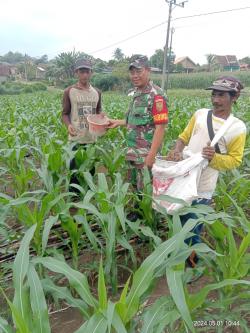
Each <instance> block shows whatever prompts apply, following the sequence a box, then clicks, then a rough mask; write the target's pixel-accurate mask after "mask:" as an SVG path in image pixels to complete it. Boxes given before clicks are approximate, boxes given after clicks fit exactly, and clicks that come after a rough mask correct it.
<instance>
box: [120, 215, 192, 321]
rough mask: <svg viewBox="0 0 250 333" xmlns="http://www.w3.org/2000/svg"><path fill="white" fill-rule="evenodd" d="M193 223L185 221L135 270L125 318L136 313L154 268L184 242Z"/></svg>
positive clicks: (150, 280) (129, 317)
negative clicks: (176, 232) (174, 233)
mask: <svg viewBox="0 0 250 333" xmlns="http://www.w3.org/2000/svg"><path fill="white" fill-rule="evenodd" d="M195 224H196V222H194V221H192V220H189V221H187V223H185V225H184V226H183V228H182V230H181V231H180V232H179V233H178V234H177V235H175V236H173V237H172V238H170V239H169V240H167V241H165V242H164V243H162V244H160V245H159V246H158V247H157V248H156V249H155V251H154V252H153V253H152V254H151V255H150V256H149V257H147V258H146V260H144V262H143V263H142V265H141V267H140V268H139V269H138V270H137V271H136V272H135V275H134V278H133V283H132V286H131V289H130V292H129V294H128V298H127V308H128V313H127V319H126V320H130V319H131V318H132V317H133V316H134V314H135V313H136V311H137V309H138V304H139V299H140V297H141V296H142V295H143V293H144V292H145V291H146V290H147V289H148V288H149V286H150V284H151V283H152V281H153V279H154V271H155V269H156V268H157V267H159V266H160V265H161V264H162V263H163V262H164V261H165V260H166V259H167V257H168V255H169V254H170V253H171V252H173V251H174V250H176V249H178V248H179V246H180V245H179V244H180V243H181V242H184V238H185V236H186V234H187V233H188V232H189V231H190V230H192V229H193V227H194V225H195Z"/></svg>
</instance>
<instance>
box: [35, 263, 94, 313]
mask: <svg viewBox="0 0 250 333" xmlns="http://www.w3.org/2000/svg"><path fill="white" fill-rule="evenodd" d="M33 262H34V263H36V264H42V265H44V266H45V267H47V268H48V269H50V270H51V271H53V272H57V273H60V274H63V275H65V276H66V277H67V279H68V280H69V283H70V285H71V286H72V287H73V288H75V289H76V291H77V292H78V294H79V295H80V296H81V298H82V300H83V301H85V302H86V303H87V304H88V305H90V306H91V307H93V308H96V307H97V306H98V303H97V301H96V299H95V298H94V297H93V296H92V295H91V292H90V289H89V284H88V281H87V278H86V276H85V275H84V274H82V273H80V272H78V271H76V270H74V269H72V268H71V267H70V266H69V265H68V264H66V263H65V262H63V261H60V260H57V259H54V258H51V257H48V258H35V259H34V260H33Z"/></svg>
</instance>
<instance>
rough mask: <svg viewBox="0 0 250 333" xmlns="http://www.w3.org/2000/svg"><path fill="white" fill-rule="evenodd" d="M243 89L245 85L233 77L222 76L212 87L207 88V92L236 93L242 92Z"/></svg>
mask: <svg viewBox="0 0 250 333" xmlns="http://www.w3.org/2000/svg"><path fill="white" fill-rule="evenodd" d="M241 89H244V86H243V84H242V83H241V82H240V80H238V79H237V78H235V77H233V76H221V77H219V78H218V79H217V80H215V81H214V82H213V84H212V86H210V87H208V88H206V90H218V91H235V92H240V91H241Z"/></svg>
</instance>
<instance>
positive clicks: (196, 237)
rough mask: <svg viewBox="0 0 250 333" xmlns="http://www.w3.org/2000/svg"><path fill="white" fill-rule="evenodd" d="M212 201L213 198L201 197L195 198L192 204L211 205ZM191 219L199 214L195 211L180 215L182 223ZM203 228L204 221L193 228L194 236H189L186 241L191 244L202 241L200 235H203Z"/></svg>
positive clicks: (196, 217)
mask: <svg viewBox="0 0 250 333" xmlns="http://www.w3.org/2000/svg"><path fill="white" fill-rule="evenodd" d="M211 201H212V200H211V199H204V198H201V199H197V200H194V201H193V202H192V205H191V206H194V205H210V203H211ZM189 219H198V216H197V215H196V214H194V213H188V214H186V215H181V216H180V220H181V224H182V225H184V224H185V223H186V222H187V221H188V220H189ZM202 229H203V223H200V224H198V225H197V226H195V227H194V229H193V230H191V232H192V233H194V234H195V235H194V236H192V237H189V238H187V239H186V240H185V243H186V244H190V245H194V244H198V243H201V237H200V235H201V232H202Z"/></svg>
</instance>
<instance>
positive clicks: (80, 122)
mask: <svg viewBox="0 0 250 333" xmlns="http://www.w3.org/2000/svg"><path fill="white" fill-rule="evenodd" d="M75 73H76V75H77V77H78V82H77V83H76V84H74V85H72V86H69V87H67V88H66V89H65V91H64V94H63V111H62V121H63V123H64V124H65V125H66V127H67V129H68V138H69V141H71V142H76V143H77V145H76V146H75V147H74V148H73V149H74V150H77V149H78V148H81V149H86V147H87V145H88V144H90V143H94V142H95V141H96V139H97V137H96V136H95V135H94V134H92V133H90V132H89V127H88V122H87V116H88V115H90V114H96V113H101V93H100V91H99V90H98V89H96V88H94V87H92V85H91V84H90V78H91V75H92V65H91V63H90V61H89V60H88V59H79V60H78V61H77V62H76V65H75ZM75 169H77V165H76V161H75V159H73V160H72V161H71V163H70V170H75ZM90 172H91V173H93V172H94V169H93V170H90ZM73 183H74V184H79V181H78V179H77V177H76V173H73V174H72V176H71V179H70V184H73ZM71 190H73V189H72V188H71ZM74 191H75V190H74Z"/></svg>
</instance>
